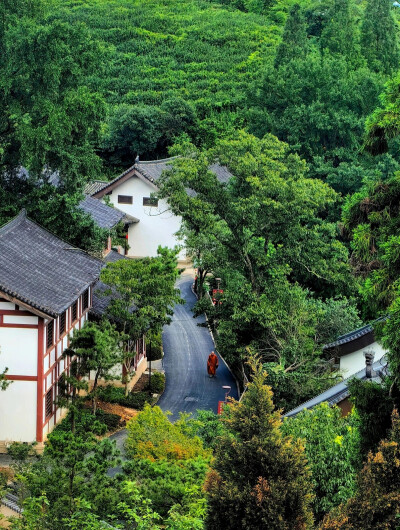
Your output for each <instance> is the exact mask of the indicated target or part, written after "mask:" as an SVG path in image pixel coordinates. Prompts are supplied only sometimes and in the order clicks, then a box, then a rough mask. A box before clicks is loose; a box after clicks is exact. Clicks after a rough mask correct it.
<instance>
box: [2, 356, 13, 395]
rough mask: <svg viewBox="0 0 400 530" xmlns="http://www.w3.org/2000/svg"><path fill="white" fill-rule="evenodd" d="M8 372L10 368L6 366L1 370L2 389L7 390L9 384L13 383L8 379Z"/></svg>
mask: <svg viewBox="0 0 400 530" xmlns="http://www.w3.org/2000/svg"><path fill="white" fill-rule="evenodd" d="M0 353H1V352H0ZM7 372H8V368H4V370H3V371H2V372H0V391H1V390H5V389H6V388H7V387H8V385H9V384H10V383H11V381H8V380H7V377H6V375H7Z"/></svg>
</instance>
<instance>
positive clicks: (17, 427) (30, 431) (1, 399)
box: [0, 381, 37, 442]
mask: <svg viewBox="0 0 400 530" xmlns="http://www.w3.org/2000/svg"><path fill="white" fill-rule="evenodd" d="M36 385H37V383H36V381H13V382H12V383H11V384H10V385H9V386H8V387H7V389H6V390H4V391H3V392H0V440H2V441H10V442H11V441H15V442H34V441H35V440H36V392H37V387H36Z"/></svg>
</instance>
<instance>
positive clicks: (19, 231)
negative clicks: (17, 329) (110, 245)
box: [0, 210, 103, 317]
mask: <svg viewBox="0 0 400 530" xmlns="http://www.w3.org/2000/svg"><path fill="white" fill-rule="evenodd" d="M102 266H103V262H102V261H101V260H98V259H96V258H94V257H92V256H90V255H89V254H87V253H86V252H84V251H82V250H79V249H77V248H75V247H72V246H71V245H70V244H68V243H66V242H64V241H62V240H61V239H59V238H58V237H56V236H55V235H53V234H52V233H50V232H49V231H47V230H46V229H44V228H42V227H41V226H39V225H37V224H36V223H34V222H33V221H31V220H30V219H28V218H27V217H26V213H25V211H24V210H22V211H21V212H20V214H19V215H18V216H17V217H15V218H14V219H13V220H12V221H10V222H9V223H7V224H6V225H4V226H2V227H1V228H0V291H3V292H4V293H6V294H8V295H9V296H12V297H14V298H16V299H17V300H20V301H21V302H22V303H25V304H27V305H29V306H30V307H32V308H34V309H38V310H39V311H41V312H43V313H45V314H46V315H49V316H52V317H56V316H57V315H59V314H61V313H62V312H63V311H65V309H67V308H68V307H69V306H70V305H71V304H72V303H73V302H74V301H75V300H76V299H77V298H78V297H79V296H80V295H81V294H82V293H83V292H84V291H85V290H86V289H87V288H88V287H89V285H91V284H93V283H94V282H95V281H96V280H97V279H98V277H99V274H100V270H101V268H102Z"/></svg>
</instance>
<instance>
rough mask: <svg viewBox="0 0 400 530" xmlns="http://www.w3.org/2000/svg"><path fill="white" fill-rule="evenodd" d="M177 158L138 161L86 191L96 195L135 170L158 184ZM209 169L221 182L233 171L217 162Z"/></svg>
mask: <svg viewBox="0 0 400 530" xmlns="http://www.w3.org/2000/svg"><path fill="white" fill-rule="evenodd" d="M176 158H177V157H171V158H163V159H161V160H148V161H144V162H136V164H134V165H133V166H131V167H130V168H128V169H127V170H126V171H124V172H123V173H121V175H118V177H116V178H115V179H114V180H112V181H110V182H105V183H104V184H103V185H101V184H100V181H95V182H99V187H95V188H94V191H90V192H89V191H88V190H89V188H88V187H86V188H85V192H86V193H90V195H95V194H96V193H98V192H99V191H102V190H104V189H105V188H108V186H111V185H114V184H116V183H117V182H118V181H119V180H121V179H122V178H124V177H125V176H126V175H127V174H128V173H132V172H133V171H134V170H136V171H137V172H138V173H140V174H141V175H142V176H143V177H144V178H146V179H147V180H148V181H149V182H151V183H152V184H154V185H156V183H157V181H158V179H159V178H160V177H161V174H162V172H163V171H165V170H166V169H168V168H169V166H170V165H171V163H172V161H173V160H175V159H176ZM209 169H210V170H211V171H212V172H213V173H215V175H216V176H217V178H218V180H219V182H221V183H226V182H228V180H229V179H230V178H231V177H232V173H230V171H229V169H228V168H227V167H225V166H221V165H219V164H217V163H215V164H211V166H210V168H209ZM93 184H94V183H93Z"/></svg>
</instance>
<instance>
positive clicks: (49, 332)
mask: <svg viewBox="0 0 400 530" xmlns="http://www.w3.org/2000/svg"><path fill="white" fill-rule="evenodd" d="M53 343H54V320H50V322H49V323H48V324H47V347H48V348H50V346H53Z"/></svg>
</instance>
